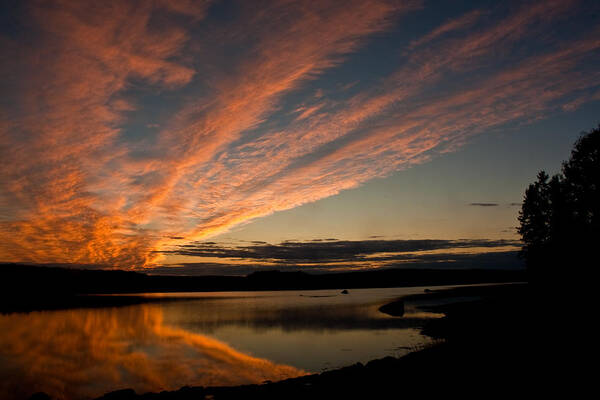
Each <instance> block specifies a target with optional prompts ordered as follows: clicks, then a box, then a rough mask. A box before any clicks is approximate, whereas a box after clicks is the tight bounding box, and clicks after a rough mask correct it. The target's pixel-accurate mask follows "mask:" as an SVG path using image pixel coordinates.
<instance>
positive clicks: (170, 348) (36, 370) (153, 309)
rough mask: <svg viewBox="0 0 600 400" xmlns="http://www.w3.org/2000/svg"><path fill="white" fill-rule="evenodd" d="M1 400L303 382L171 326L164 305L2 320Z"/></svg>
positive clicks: (289, 371)
mask: <svg viewBox="0 0 600 400" xmlns="http://www.w3.org/2000/svg"><path fill="white" fill-rule="evenodd" d="M0 357H1V359H2V362H1V363H0V393H1V394H2V398H7V399H8V398H14V399H18V398H26V397H27V396H29V395H30V394H32V393H34V392H36V391H45V392H46V393H48V394H50V395H52V396H55V397H57V398H64V399H79V398H86V397H93V396H98V395H100V394H103V393H105V392H107V391H110V390H115V389H119V388H125V387H132V388H134V389H135V390H136V391H138V392H146V391H159V390H172V389H177V388H179V387H181V386H183V385H190V384H193V385H236V384H243V383H252V382H261V381H264V380H267V379H268V380H278V379H284V378H288V377H293V376H298V375H301V374H303V371H302V370H299V369H297V368H294V367H291V366H287V365H281V364H276V363H273V362H271V361H268V360H266V359H261V358H257V357H252V356H249V355H247V354H244V353H241V352H239V351H236V350H234V349H233V348H231V347H230V346H228V345H227V344H225V343H223V342H221V341H218V340H215V339H212V338H210V337H207V336H205V335H202V334H198V333H191V332H189V331H186V330H184V329H181V328H179V327H175V326H173V325H170V324H167V323H165V320H164V313H163V309H162V308H161V307H160V306H158V305H140V306H135V307H124V308H107V309H95V310H69V311H60V312H35V313H30V314H11V315H2V316H0Z"/></svg>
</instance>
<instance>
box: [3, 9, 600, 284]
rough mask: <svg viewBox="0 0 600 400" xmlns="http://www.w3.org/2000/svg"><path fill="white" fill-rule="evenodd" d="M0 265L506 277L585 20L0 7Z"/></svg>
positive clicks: (552, 12) (575, 77)
mask: <svg viewBox="0 0 600 400" xmlns="http://www.w3.org/2000/svg"><path fill="white" fill-rule="evenodd" d="M0 56H1V59H2V62H1V63H0V76H1V80H0V93H1V96H0V156H1V161H2V163H1V164H0V261H2V262H25V263H39V264H68V265H77V266H89V267H118V268H127V269H146V270H147V271H149V272H155V273H174V274H208V273H210V274H215V273H223V274H231V273H233V274H235V273H248V272H251V271H253V270H257V269H261V268H269V269H272V268H274V267H277V268H284V267H287V268H294V269H305V270H310V271H315V272H323V271H338V270H348V269H365V268H383V267H394V266H417V267H418V266H433V265H443V266H448V265H459V266H461V267H474V266H481V265H486V266H490V267H512V266H515V265H517V263H518V262H517V261H516V259H514V254H515V251H516V250H518V248H519V242H518V235H517V233H516V231H515V226H516V225H517V223H518V222H517V214H518V211H519V209H520V202H521V200H522V197H523V193H524V190H525V188H526V186H527V185H528V184H529V183H530V182H532V181H533V180H534V179H535V175H536V174H537V172H538V171H539V170H540V169H545V170H547V171H548V172H549V173H555V172H558V170H559V169H560V163H561V161H562V160H565V159H567V158H568V156H569V153H570V149H571V147H572V144H573V142H574V141H575V140H576V139H577V137H578V136H579V134H580V133H581V132H582V131H584V130H589V129H591V128H593V127H595V126H597V124H598V123H599V122H600V112H599V111H600V2H598V1H594V0H590V1H575V0H573V1H569V0H557V1H552V0H547V1H532V2H526V1H515V2H498V1H426V0H423V1H418V0H415V1H401V0H389V1H388V0H371V1H367V0H362V1H354V0H344V1H334V0H320V1H313V0H306V1H298V0H294V1H292V0H279V1H260V0H252V1H217V0H215V1H193V0H182V1H174V0H152V1H150V0H147V1H144V0H140V1H133V0H131V1H125V0H103V1H68V0H58V1H35V0H32V1H29V0H25V1H17V0H7V1H2V2H1V5H0Z"/></svg>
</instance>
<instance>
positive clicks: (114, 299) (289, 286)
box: [0, 264, 527, 313]
mask: <svg viewBox="0 0 600 400" xmlns="http://www.w3.org/2000/svg"><path fill="white" fill-rule="evenodd" d="M0 271H1V272H0V276H2V279H1V280H0V312H5V313H6V312H19V311H34V310H49V309H64V308H77V307H106V306H119V305H130V304H137V303H141V302H149V301H166V300H165V299H157V298H144V297H140V296H90V295H91V294H121V293H148V292H201V291H254V290H314V289H352V288H381V287H402V286H434V285H454V284H473V283H500V282H519V281H521V282H522V281H527V275H526V271H525V270H483V269H479V270H474V269H471V270H433V269H388V270H380V271H365V272H347V273H330V274H308V273H305V272H281V271H264V272H254V273H252V274H250V275H248V276H161V275H147V274H143V273H139V272H133V271H120V270H84V269H72V268H60V267H41V266H31V265H17V264H4V265H1V266H0ZM171 301H174V300H173V299H171Z"/></svg>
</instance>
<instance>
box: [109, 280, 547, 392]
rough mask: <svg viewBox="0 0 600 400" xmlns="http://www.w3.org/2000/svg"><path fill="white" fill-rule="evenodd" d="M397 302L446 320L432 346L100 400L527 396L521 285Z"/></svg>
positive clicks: (433, 326)
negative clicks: (272, 378)
mask: <svg viewBox="0 0 600 400" xmlns="http://www.w3.org/2000/svg"><path fill="white" fill-rule="evenodd" d="M405 301H410V302H417V303H420V304H421V307H422V308H424V309H428V310H431V311H436V312H443V313H445V314H446V316H445V317H444V318H442V319H438V320H433V321H431V323H430V324H428V325H427V326H426V327H425V329H424V331H425V333H427V334H428V335H430V336H432V337H435V338H439V339H440V342H439V343H438V344H436V345H433V346H431V347H428V348H425V349H422V350H420V351H417V352H414V353H411V354H408V355H406V356H404V357H401V358H392V357H387V358H383V359H379V360H374V361H371V362H369V363H367V364H366V365H362V364H355V365H352V366H349V367H346V368H341V369H338V370H333V371H327V372H323V373H320V374H314V375H308V376H304V377H300V378H294V379H288V380H284V381H281V382H273V383H265V384H261V385H245V386H236V387H184V388H181V389H180V390H178V391H173V392H162V393H146V394H136V393H135V392H134V391H133V390H122V391H117V392H112V393H109V394H106V395H104V396H102V397H101V398H100V399H102V400H142V399H143V400H183V399H248V398H260V399H317V398H319V399H320V398H331V399H344V398H353V399H355V398H362V399H371V398H407V397H408V396H419V397H424V398H431V397H432V396H444V397H447V396H450V395H452V396H455V395H459V396H460V397H461V398H482V399H486V398H497V397H517V398H519V397H522V396H525V395H531V394H533V393H534V392H535V391H536V390H537V389H536V388H535V387H534V385H533V383H532V382H533V375H534V374H535V373H536V371H534V370H533V364H532V355H531V339H532V338H531V336H530V333H531V329H530V328H531V326H530V323H531V322H530V321H531V313H530V311H531V310H530V298H529V291H528V286H527V285H526V284H513V285H498V286H485V287H463V288H456V289H450V290H443V291H442V290H440V291H435V290H434V291H431V292H427V293H423V294H421V295H416V296H410V298H405Z"/></svg>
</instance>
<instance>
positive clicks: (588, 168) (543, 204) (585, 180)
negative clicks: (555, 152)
mask: <svg viewBox="0 0 600 400" xmlns="http://www.w3.org/2000/svg"><path fill="white" fill-rule="evenodd" d="M599 208H600V126H599V127H598V128H596V129H594V130H592V131H590V132H587V133H585V132H584V134H583V135H582V136H581V137H580V138H579V139H578V140H577V142H576V143H575V146H574V148H573V151H572V152H571V157H570V159H569V161H566V162H564V163H563V166H562V171H561V173H560V174H557V175H554V176H553V177H552V178H550V177H549V176H548V174H546V173H545V172H544V171H540V172H539V173H538V176H537V180H536V181H535V182H534V183H532V184H530V185H529V187H528V188H527V190H526V191H525V198H524V200H523V205H522V208H521V211H520V213H519V222H520V227H519V229H518V231H519V233H520V234H521V237H522V240H523V242H524V247H523V250H522V253H521V254H522V255H523V256H524V258H525V260H526V262H527V266H528V268H529V270H530V271H531V272H532V278H533V279H537V278H536V276H538V274H539V273H540V272H541V271H547V272H551V271H557V270H558V269H557V268H561V269H562V268H563V267H570V268H573V267H574V268H577V267H582V266H585V265H588V264H590V263H592V262H595V258H596V257H595V255H594V254H593V253H594V251H595V250H596V249H595V246H598V245H600V222H599V218H600V216H599Z"/></svg>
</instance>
